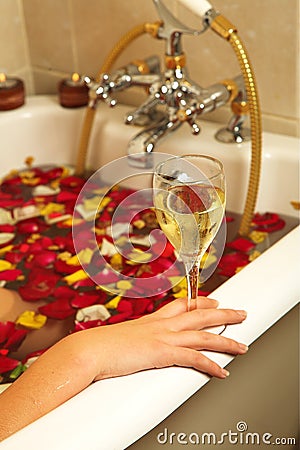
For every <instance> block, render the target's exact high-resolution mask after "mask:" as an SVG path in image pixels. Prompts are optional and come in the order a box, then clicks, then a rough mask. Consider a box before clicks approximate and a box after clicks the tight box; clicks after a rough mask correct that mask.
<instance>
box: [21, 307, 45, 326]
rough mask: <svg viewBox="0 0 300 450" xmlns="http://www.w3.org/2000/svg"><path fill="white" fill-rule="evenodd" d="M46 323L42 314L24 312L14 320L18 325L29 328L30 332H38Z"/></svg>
mask: <svg viewBox="0 0 300 450" xmlns="http://www.w3.org/2000/svg"><path fill="white" fill-rule="evenodd" d="M46 322H47V317H46V316H44V315H43V314H36V313H35V312H34V311H24V312H23V313H22V314H21V315H20V316H19V317H18V319H17V320H16V323H17V324H18V325H22V326H23V327H26V328H30V329H31V330H39V329H40V328H42V327H43V326H44V325H45V323H46Z"/></svg>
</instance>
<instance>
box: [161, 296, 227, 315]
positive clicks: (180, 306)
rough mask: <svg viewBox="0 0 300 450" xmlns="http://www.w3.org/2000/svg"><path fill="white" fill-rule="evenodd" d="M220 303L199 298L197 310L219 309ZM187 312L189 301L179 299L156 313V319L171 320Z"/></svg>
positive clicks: (207, 298) (206, 298)
mask: <svg viewBox="0 0 300 450" xmlns="http://www.w3.org/2000/svg"><path fill="white" fill-rule="evenodd" d="M218 305H219V302H218V301H217V300H214V299H212V298H209V297H198V298H197V309H208V308H209V309H211V308H217V307H218ZM186 311H187V299H186V298H177V299H176V300H174V301H171V302H170V303H168V304H167V305H165V306H163V307H162V308H160V309H159V310H157V311H156V312H155V315H156V318H161V319H164V318H169V317H174V316H177V315H179V314H182V313H185V312H186Z"/></svg>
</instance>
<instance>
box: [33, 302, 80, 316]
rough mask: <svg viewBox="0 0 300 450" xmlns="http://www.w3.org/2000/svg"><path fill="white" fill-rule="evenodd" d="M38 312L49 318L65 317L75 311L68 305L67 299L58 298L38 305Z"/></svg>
mask: <svg viewBox="0 0 300 450" xmlns="http://www.w3.org/2000/svg"><path fill="white" fill-rule="evenodd" d="M39 312H40V313H41V314H44V315H45V316H47V317H48V318H50V319H60V320H63V319H66V318H67V317H70V316H72V315H73V314H74V313H75V310H74V309H73V308H72V307H71V306H70V302H69V299H67V298H60V299H58V300H56V301H54V302H52V303H48V304H47V305H43V306H40V307H39Z"/></svg>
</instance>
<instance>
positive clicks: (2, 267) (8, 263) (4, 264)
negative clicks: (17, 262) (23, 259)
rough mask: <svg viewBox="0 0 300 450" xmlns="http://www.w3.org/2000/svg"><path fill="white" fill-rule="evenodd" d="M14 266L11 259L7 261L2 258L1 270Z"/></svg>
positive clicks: (0, 261) (0, 262)
mask: <svg viewBox="0 0 300 450" xmlns="http://www.w3.org/2000/svg"><path fill="white" fill-rule="evenodd" d="M12 268H13V265H12V263H10V262H9V261H5V260H3V259H1V260H0V272H2V271H3V270H10V269H12Z"/></svg>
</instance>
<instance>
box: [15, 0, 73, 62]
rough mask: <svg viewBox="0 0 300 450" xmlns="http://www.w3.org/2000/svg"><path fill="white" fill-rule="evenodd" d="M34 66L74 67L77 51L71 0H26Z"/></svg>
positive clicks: (25, 6) (26, 16)
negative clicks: (72, 29) (73, 39)
mask: <svg viewBox="0 0 300 450" xmlns="http://www.w3.org/2000/svg"><path fill="white" fill-rule="evenodd" d="M23 4H24V15H25V23H26V27H27V34H28V41H29V49H30V57H31V63H32V65H33V66H36V67H42V68H44V69H48V70H49V69H52V70H59V71H72V70H73V65H74V52H73V48H72V40H71V22H70V14H69V1H68V0H23Z"/></svg>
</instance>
